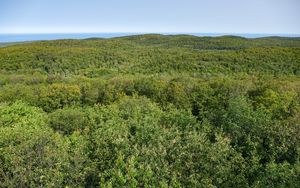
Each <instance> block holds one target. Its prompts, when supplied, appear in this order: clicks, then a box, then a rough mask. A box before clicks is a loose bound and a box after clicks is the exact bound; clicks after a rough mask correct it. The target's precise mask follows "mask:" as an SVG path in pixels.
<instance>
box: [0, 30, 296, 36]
mask: <svg viewBox="0 0 300 188" xmlns="http://www.w3.org/2000/svg"><path fill="white" fill-rule="evenodd" d="M109 33H115V34H136V33H138V34H245V35H247V34H250V35H300V33H251V32H249V33H246V32H172V31H171V32H141V31H136V32H132V31H120V32H118V31H112V32H101V31H99V32H11V33H1V32H0V35H20V34H24V35H25V34H109Z"/></svg>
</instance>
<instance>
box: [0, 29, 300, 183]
mask: <svg viewBox="0 0 300 188" xmlns="http://www.w3.org/2000/svg"><path fill="white" fill-rule="evenodd" d="M299 159H300V38H283V37H266V38H257V39H247V38H242V37H236V36H223V37H195V36H190V35H157V34H148V35H136V36H128V37H119V38H112V39H98V38H90V39H85V40H53V41H37V42H30V43H24V44H3V45H2V47H1V48H0V187H99V186H100V187H299V186H300V163H299V162H300V161H299Z"/></svg>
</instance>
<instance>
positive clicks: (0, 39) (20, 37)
mask: <svg viewBox="0 0 300 188" xmlns="http://www.w3.org/2000/svg"><path fill="white" fill-rule="evenodd" d="M138 34H145V33H65V34H57V33H55V34H54V33H52V34H0V43H5V42H24V41H36V40H55V39H85V38H112V37H121V36H129V35H138ZM161 34H170V35H176V34H183V33H161ZM184 34H189V35H195V36H212V37H216V36H223V35H235V36H241V37H246V38H259V37H268V36H284V37H300V34H238V33H184Z"/></svg>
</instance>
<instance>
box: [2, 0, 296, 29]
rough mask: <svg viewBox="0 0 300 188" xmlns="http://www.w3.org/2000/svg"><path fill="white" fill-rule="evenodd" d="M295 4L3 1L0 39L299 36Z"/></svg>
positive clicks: (269, 0) (266, 0) (257, 0)
mask: <svg viewBox="0 0 300 188" xmlns="http://www.w3.org/2000/svg"><path fill="white" fill-rule="evenodd" d="M299 8H300V1H299V0H226V1H224V0H185V1H180V0H164V1H162V0H145V1H140V0H110V1H97V0H85V1H81V0H64V1H61V0H1V1H0V33H97V32H99V33H100V32H127V33H138V32H140V33H170V32H172V33H270V34H271V33H274V34H300V19H299V18H300V11H299Z"/></svg>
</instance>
